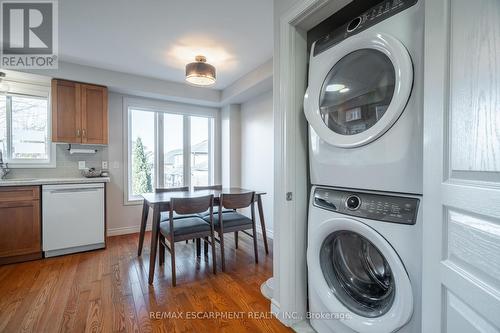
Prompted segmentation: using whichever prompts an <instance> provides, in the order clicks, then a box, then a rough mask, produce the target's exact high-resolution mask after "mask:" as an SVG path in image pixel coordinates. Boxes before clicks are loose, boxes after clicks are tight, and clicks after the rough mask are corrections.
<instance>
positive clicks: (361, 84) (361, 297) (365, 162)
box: [304, 0, 424, 333]
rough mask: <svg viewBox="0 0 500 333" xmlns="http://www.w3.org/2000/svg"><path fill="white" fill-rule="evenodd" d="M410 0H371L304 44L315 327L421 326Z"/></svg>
mask: <svg viewBox="0 0 500 333" xmlns="http://www.w3.org/2000/svg"><path fill="white" fill-rule="evenodd" d="M421 2H422V1H419V2H418V1H417V0H387V1H383V2H381V3H380V4H379V5H377V6H376V7H374V8H372V9H370V10H369V11H367V12H365V13H362V14H361V15H360V16H359V17H356V18H353V19H352V20H351V21H350V22H349V23H348V24H346V25H344V26H342V27H340V28H338V29H337V30H335V31H334V32H333V33H331V34H329V35H327V36H325V37H323V38H321V39H319V40H318V41H316V42H315V43H314V44H313V46H312V49H311V56H310V64H309V84H308V88H307V92H306V94H305V99H304V112H305V114H306V118H307V120H308V122H309V160H310V174H311V183H312V185H313V186H312V190H311V197H310V205H309V218H308V248H307V265H308V292H309V309H310V312H311V317H310V321H311V325H312V326H313V328H314V329H315V330H316V331H318V332H320V333H323V332H362V333H364V332H377V333H383V332H394V331H398V332H420V331H421V323H420V322H421V253H422V243H421V242H422V221H421V216H422V213H421V210H422V207H421V206H420V202H421V194H422V150H423V148H422V147H423V128H422V126H423V119H422V116H423V109H422V94H423V86H422V85H423V29H424V23H423V4H422V3H421Z"/></svg>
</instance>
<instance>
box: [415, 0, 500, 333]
mask: <svg viewBox="0 0 500 333" xmlns="http://www.w3.org/2000/svg"><path fill="white" fill-rule="evenodd" d="M425 16H426V17H425V22H426V27H425V85H424V86H425V97H424V99H425V104H424V105H425V107H424V110H425V114H424V138H425V140H424V142H425V143H424V191H423V212H424V216H423V220H424V233H423V242H424V253H423V255H424V257H423V315H422V318H423V322H422V325H423V326H422V328H423V332H498V331H499V330H500V316H499V314H500V79H499V78H500V24H499V22H500V2H499V1H498V0H477V1H469V0H427V1H426V3H425Z"/></svg>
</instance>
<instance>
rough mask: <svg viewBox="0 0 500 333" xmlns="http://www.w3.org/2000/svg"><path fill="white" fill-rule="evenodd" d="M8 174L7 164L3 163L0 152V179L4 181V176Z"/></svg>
mask: <svg viewBox="0 0 500 333" xmlns="http://www.w3.org/2000/svg"><path fill="white" fill-rule="evenodd" d="M9 172H10V169H9V163H4V162H3V155H2V151H1V150H0V179H5V176H7V174H8V173H9Z"/></svg>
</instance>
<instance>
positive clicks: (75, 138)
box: [52, 80, 82, 143]
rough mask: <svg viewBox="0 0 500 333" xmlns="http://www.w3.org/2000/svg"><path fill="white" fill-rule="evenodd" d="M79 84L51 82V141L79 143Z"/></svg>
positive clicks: (60, 81)
mask: <svg viewBox="0 0 500 333" xmlns="http://www.w3.org/2000/svg"><path fill="white" fill-rule="evenodd" d="M80 97H81V96H80V84H78V83H75V82H71V81H65V80H52V141H53V142H66V143H80V142H81V134H82V131H81V109H80Z"/></svg>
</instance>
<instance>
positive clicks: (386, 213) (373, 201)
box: [313, 187, 420, 224]
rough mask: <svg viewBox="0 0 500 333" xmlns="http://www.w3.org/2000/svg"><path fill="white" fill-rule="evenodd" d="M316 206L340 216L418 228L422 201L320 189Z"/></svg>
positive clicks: (315, 196)
mask: <svg viewBox="0 0 500 333" xmlns="http://www.w3.org/2000/svg"><path fill="white" fill-rule="evenodd" d="M313 200H314V203H313V204H314V206H316V207H319V208H323V209H327V210H331V211H334V212H337V213H341V214H345V215H350V216H357V217H361V218H367V219H371V220H377V221H383V222H391V223H401V224H415V223H416V222H417V213H418V205H419V203H420V200H419V199H418V198H410V197H403V196H392V195H385V194H374V193H365V192H349V191H343V190H336V189H331V188H323V187H318V188H317V189H316V190H315V192H314V198H313Z"/></svg>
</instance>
